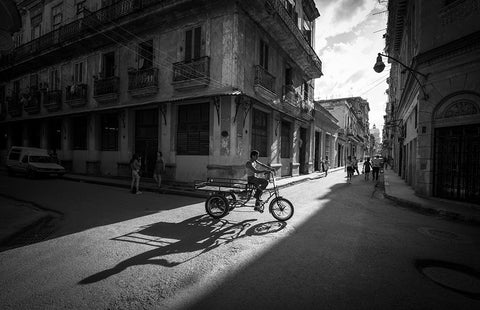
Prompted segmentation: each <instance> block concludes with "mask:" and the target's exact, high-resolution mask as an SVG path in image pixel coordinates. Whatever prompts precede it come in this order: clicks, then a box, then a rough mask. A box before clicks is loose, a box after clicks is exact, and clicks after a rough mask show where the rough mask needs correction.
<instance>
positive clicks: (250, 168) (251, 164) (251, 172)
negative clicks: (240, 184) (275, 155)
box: [245, 150, 275, 211]
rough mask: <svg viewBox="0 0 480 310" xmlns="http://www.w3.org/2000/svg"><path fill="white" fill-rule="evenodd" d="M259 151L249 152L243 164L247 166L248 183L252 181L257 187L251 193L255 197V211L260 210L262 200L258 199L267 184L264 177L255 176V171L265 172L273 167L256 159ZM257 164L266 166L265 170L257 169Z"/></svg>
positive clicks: (272, 169)
mask: <svg viewBox="0 0 480 310" xmlns="http://www.w3.org/2000/svg"><path fill="white" fill-rule="evenodd" d="M259 155H260V153H259V152H258V151H257V150H253V151H251V152H250V160H249V161H247V163H246V164H245V168H247V180H248V183H252V184H254V185H255V186H256V187H257V190H256V191H255V194H254V195H253V196H254V197H255V199H256V201H255V211H260V210H261V203H262V200H261V199H260V197H261V195H262V192H263V190H265V188H267V185H268V180H266V179H264V178H257V177H256V176H255V174H256V173H265V172H268V171H274V170H275V169H274V168H271V167H270V166H268V165H266V164H264V163H261V162H260V161H258V156H259ZM259 166H261V167H263V168H266V169H267V170H259V169H257V168H258V167H259Z"/></svg>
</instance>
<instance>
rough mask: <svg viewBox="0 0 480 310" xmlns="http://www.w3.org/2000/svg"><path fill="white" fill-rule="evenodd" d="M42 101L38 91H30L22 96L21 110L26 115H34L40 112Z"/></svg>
mask: <svg viewBox="0 0 480 310" xmlns="http://www.w3.org/2000/svg"><path fill="white" fill-rule="evenodd" d="M41 100H42V93H41V92H40V91H39V90H33V91H30V92H29V93H27V94H24V95H23V99H22V100H21V101H23V109H24V110H25V112H27V113H28V114H35V113H38V112H40V102H41Z"/></svg>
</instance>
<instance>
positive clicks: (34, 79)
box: [30, 74, 38, 91]
mask: <svg viewBox="0 0 480 310" xmlns="http://www.w3.org/2000/svg"><path fill="white" fill-rule="evenodd" d="M30 90H31V91H35V90H38V74H32V75H30Z"/></svg>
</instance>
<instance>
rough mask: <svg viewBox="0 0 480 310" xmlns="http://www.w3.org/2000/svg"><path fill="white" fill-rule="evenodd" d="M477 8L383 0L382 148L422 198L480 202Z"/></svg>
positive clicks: (465, 3) (471, 3)
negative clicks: (385, 86)
mask: <svg viewBox="0 0 480 310" xmlns="http://www.w3.org/2000/svg"><path fill="white" fill-rule="evenodd" d="M479 15H480V6H479V2H478V1H477V0H462V1H458V0H457V1H454V0H448V1H437V0H422V1H420V0H414V1H407V0H398V1H388V28H387V33H386V46H385V52H386V53H387V54H388V55H389V56H390V57H393V58H394V59H396V60H397V61H399V62H401V63H403V64H405V65H406V66H409V67H410V69H412V70H415V71H416V72H414V71H412V70H409V69H406V68H405V67H404V66H402V65H401V64H400V63H398V62H397V61H394V60H392V61H391V65H392V66H391V70H390V77H389V79H388V82H389V90H388V94H389V102H388V105H387V110H386V111H387V115H386V118H385V127H384V130H385V133H384V137H385V138H386V139H385V142H384V145H385V146H386V147H387V148H388V149H389V152H391V154H392V156H393V159H394V168H395V171H396V172H397V173H398V174H399V175H400V176H401V177H402V178H403V179H405V181H406V182H407V183H408V184H409V185H411V186H412V187H413V188H414V189H415V192H416V193H418V194H420V195H423V196H436V197H441V198H447V199H454V200H459V201H466V202H473V203H477V204H480V157H479V156H480V155H479V154H480V83H479V81H480V71H479V70H478V68H479V67H480V57H479V55H480V44H479V42H480V18H479Z"/></svg>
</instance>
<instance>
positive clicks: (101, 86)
mask: <svg viewBox="0 0 480 310" xmlns="http://www.w3.org/2000/svg"><path fill="white" fill-rule="evenodd" d="M119 84H120V78H119V77H118V76H111V77H108V78H104V79H98V80H95V81H94V83H93V95H94V96H101V95H106V94H118V90H119Z"/></svg>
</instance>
